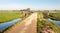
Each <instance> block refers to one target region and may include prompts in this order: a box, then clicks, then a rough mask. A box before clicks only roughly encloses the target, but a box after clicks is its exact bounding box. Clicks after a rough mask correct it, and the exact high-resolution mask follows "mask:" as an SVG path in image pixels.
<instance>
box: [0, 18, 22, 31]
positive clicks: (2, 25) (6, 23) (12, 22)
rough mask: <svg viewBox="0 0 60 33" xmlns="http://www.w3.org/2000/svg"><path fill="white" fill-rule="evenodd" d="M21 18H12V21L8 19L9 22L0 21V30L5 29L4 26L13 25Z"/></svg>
mask: <svg viewBox="0 0 60 33" xmlns="http://www.w3.org/2000/svg"><path fill="white" fill-rule="evenodd" d="M21 20H22V19H21V18H18V19H14V20H12V21H9V22H5V23H1V24H0V31H3V30H5V29H6V28H8V27H10V26H12V25H14V24H15V23H17V22H19V21H21Z"/></svg>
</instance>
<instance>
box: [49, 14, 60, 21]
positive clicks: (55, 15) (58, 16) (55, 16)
mask: <svg viewBox="0 0 60 33" xmlns="http://www.w3.org/2000/svg"><path fill="white" fill-rule="evenodd" d="M49 18H51V19H55V20H60V13H50V15H49Z"/></svg>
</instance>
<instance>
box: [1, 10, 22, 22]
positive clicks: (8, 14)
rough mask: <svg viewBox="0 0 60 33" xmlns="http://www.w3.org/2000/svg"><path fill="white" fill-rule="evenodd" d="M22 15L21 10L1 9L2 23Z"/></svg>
mask: <svg viewBox="0 0 60 33" xmlns="http://www.w3.org/2000/svg"><path fill="white" fill-rule="evenodd" d="M21 17H22V14H21V12H20V11H0V23H2V22H6V21H10V20H13V19H16V18H21Z"/></svg>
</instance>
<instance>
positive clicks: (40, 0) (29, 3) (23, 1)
mask: <svg viewBox="0 0 60 33" xmlns="http://www.w3.org/2000/svg"><path fill="white" fill-rule="evenodd" d="M26 8H31V9H32V10H54V9H57V10H60V0H0V10H20V9H26Z"/></svg>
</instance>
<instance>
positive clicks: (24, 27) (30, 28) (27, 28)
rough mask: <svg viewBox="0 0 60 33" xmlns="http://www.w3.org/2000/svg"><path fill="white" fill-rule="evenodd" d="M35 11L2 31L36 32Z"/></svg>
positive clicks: (6, 32)
mask: <svg viewBox="0 0 60 33" xmlns="http://www.w3.org/2000/svg"><path fill="white" fill-rule="evenodd" d="M36 28H37V13H33V14H32V15H31V16H29V17H28V18H26V19H25V20H24V21H22V23H20V24H18V25H17V26H15V27H13V28H12V29H9V30H7V31H5V32H4V33H37V29H36Z"/></svg>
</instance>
